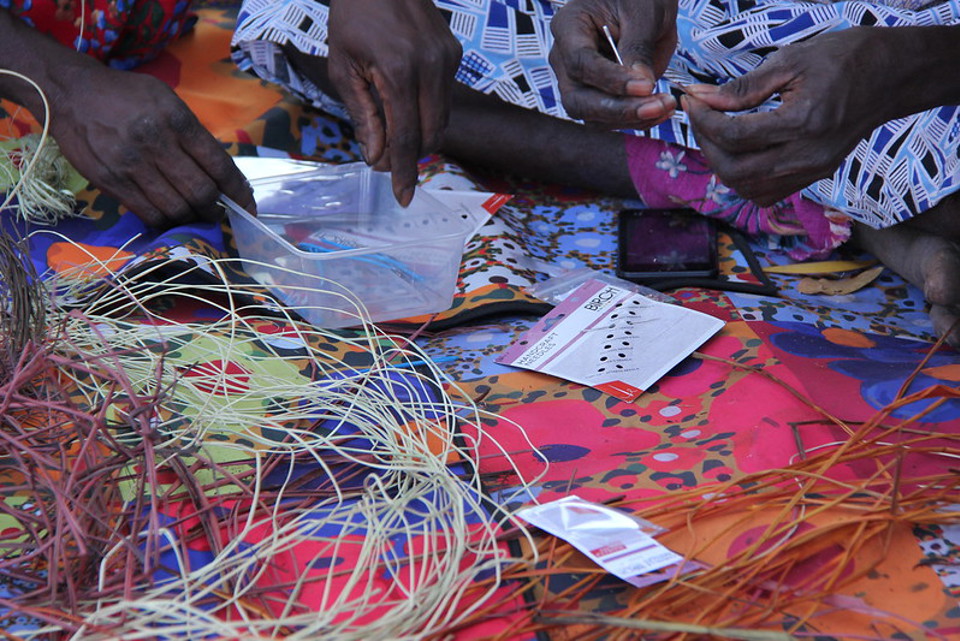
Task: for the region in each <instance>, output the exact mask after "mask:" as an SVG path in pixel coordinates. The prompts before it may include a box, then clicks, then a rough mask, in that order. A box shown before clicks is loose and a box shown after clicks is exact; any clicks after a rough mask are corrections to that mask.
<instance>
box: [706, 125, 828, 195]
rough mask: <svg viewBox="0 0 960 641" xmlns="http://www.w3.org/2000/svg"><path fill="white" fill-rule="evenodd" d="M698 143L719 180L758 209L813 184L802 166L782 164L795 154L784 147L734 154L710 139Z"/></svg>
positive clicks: (788, 163)
mask: <svg viewBox="0 0 960 641" xmlns="http://www.w3.org/2000/svg"><path fill="white" fill-rule="evenodd" d="M697 143H698V144H699V145H700V151H701V152H703V155H704V157H705V158H706V159H707V165H708V166H709V167H710V169H711V171H713V173H715V174H716V175H717V177H718V178H719V179H720V181H721V182H722V183H723V184H724V185H726V186H727V187H729V188H731V189H733V190H734V191H735V192H736V193H737V195H738V196H740V197H742V198H745V199H747V200H750V201H753V202H754V203H756V204H757V205H760V206H761V207H769V206H771V205H773V204H774V203H776V202H778V201H780V200H783V199H784V198H786V197H787V196H790V195H791V194H793V193H795V192H797V191H799V190H800V189H802V188H803V187H806V186H807V185H808V184H810V182H812V180H809V179H808V177H807V175H806V174H805V173H804V171H803V168H802V167H800V166H799V165H797V164H796V163H790V162H789V161H786V162H785V161H784V159H785V158H787V159H789V158H791V157H792V156H793V155H794V154H792V153H791V152H790V149H789V148H788V146H786V145H778V146H776V147H773V148H770V149H767V150H764V151H759V152H750V153H746V154H741V155H733V154H729V153H728V152H727V151H726V150H724V149H722V148H721V147H718V146H717V145H715V144H713V143H712V142H711V141H710V140H701V139H699V138H698V139H697Z"/></svg>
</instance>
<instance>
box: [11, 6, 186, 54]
mask: <svg viewBox="0 0 960 641" xmlns="http://www.w3.org/2000/svg"><path fill="white" fill-rule="evenodd" d="M191 4H193V3H192V0H86V1H84V2H77V1H76V0H0V9H7V10H8V11H10V12H11V13H13V14H14V15H15V16H17V17H19V18H20V19H21V20H23V21H24V22H26V23H27V24H29V25H31V26H32V27H34V28H35V29H37V30H38V31H41V32H43V33H46V34H49V35H51V36H53V37H54V38H56V39H57V40H59V41H60V42H61V43H62V44H64V45H66V46H68V47H71V48H75V49H76V50H77V51H80V52H82V53H87V54H89V55H91V56H93V57H95V58H97V59H98V60H102V61H104V62H106V63H107V64H109V65H110V66H111V67H116V68H118V69H131V68H133V67H136V66H137V65H139V64H142V63H144V62H147V61H148V60H153V59H154V58H156V57H157V56H158V55H159V54H160V52H161V51H162V50H163V48H164V47H166V46H167V45H168V44H170V42H171V41H173V40H175V39H176V38H179V37H180V35H181V34H183V33H184V32H186V31H188V30H189V29H190V28H191V27H192V26H193V25H194V23H195V22H196V16H194V15H193V14H192V13H191V11H190V6H191Z"/></svg>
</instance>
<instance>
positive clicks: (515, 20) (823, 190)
mask: <svg viewBox="0 0 960 641" xmlns="http://www.w3.org/2000/svg"><path fill="white" fill-rule="evenodd" d="M435 4H436V5H437V7H438V8H439V9H440V10H441V12H442V13H443V14H444V15H445V16H446V18H447V19H448V21H449V23H450V27H451V30H452V31H453V33H454V34H455V35H456V36H457V37H458V38H459V39H460V41H461V43H462V44H463V49H464V55H463V59H462V61H461V64H460V69H459V72H458V74H457V80H458V81H460V82H462V83H463V84H465V85H467V86H468V87H471V88H472V89H475V90H477V91H481V92H483V93H489V94H494V95H496V96H498V97H499V98H501V99H502V100H505V101H507V102H510V103H513V104H516V105H520V106H522V107H526V108H529V109H535V110H538V111H540V112H542V113H546V114H550V115H553V116H557V117H562V118H565V117H567V115H566V113H565V112H564V110H563V106H562V105H561V104H560V100H559V96H558V93H557V88H556V81H555V78H554V76H553V74H552V72H551V70H550V66H549V63H548V61H547V54H548V52H549V50H550V46H551V44H552V40H551V34H550V30H549V21H550V18H551V17H552V16H553V14H554V12H555V7H556V6H557V5H561V4H563V3H562V2H548V1H546V0H527V1H519V0H479V1H471V2H467V1H465V0H435ZM905 6H906V7H909V8H904V7H905ZM677 24H678V30H679V37H680V45H679V49H678V52H677V55H676V56H674V59H673V61H672V62H671V66H670V69H669V70H668V71H667V74H666V76H667V78H669V79H671V80H674V81H679V82H682V83H690V82H711V83H722V82H725V81H727V80H729V79H731V78H735V77H738V76H740V75H743V74H744V73H747V72H749V71H750V70H751V69H754V68H756V66H757V65H758V64H760V62H761V61H762V60H763V57H764V56H765V55H767V54H768V53H769V52H771V51H772V50H775V49H776V48H778V47H783V46H785V45H787V44H789V43H791V42H797V41H800V40H803V39H806V38H809V37H811V36H813V35H816V34H817V33H822V32H826V31H836V30H840V29H844V28H848V27H851V26H857V25H877V26H888V27H896V26H909V25H952V24H960V2H958V1H957V0H946V1H944V2H933V3H924V2H922V0H904V1H901V0H891V2H890V4H889V6H887V4H886V3H883V2H864V1H861V0H851V1H844V2H836V3H833V4H830V3H810V2H788V3H785V2H781V1H779V0H763V1H761V2H754V1H753V0H750V1H749V2H746V1H744V2H738V1H737V0H730V1H720V2H718V1H717V0H681V1H680V6H679V18H678V21H677ZM326 25H327V7H326V6H325V3H324V2H317V1H315V0H283V1H282V2H274V1H272V0H247V1H246V2H245V3H244V6H243V9H242V11H241V13H240V16H239V20H238V25H237V32H236V35H235V37H234V41H233V44H234V59H235V60H236V61H237V63H238V64H239V65H240V67H241V68H242V69H245V70H248V71H251V72H254V73H256V74H257V75H259V76H260V77H262V78H265V79H268V80H271V81H273V82H277V83H279V84H281V85H283V86H285V87H288V88H289V89H290V90H291V91H293V92H294V93H295V94H297V95H299V96H300V97H301V98H305V99H308V100H311V101H313V103H314V104H316V105H317V106H319V107H320V108H322V109H324V110H327V111H328V112H329V113H334V114H337V115H340V116H342V115H343V111H342V108H341V107H340V106H339V105H337V104H336V102H335V101H333V100H332V99H331V98H330V97H329V96H326V95H324V94H323V93H322V92H320V91H319V90H318V89H317V87H315V86H314V85H313V84H312V83H310V81H309V80H306V79H305V78H302V77H300V76H298V75H297V73H296V71H295V70H294V69H292V68H291V67H290V65H289V64H288V63H287V61H286V60H285V58H284V57H283V55H282V53H281V51H280V48H279V47H278V46H277V45H278V44H283V43H290V44H292V45H293V46H295V47H297V48H298V49H300V50H302V51H304V52H306V53H309V54H313V55H320V56H323V55H325V54H326V51H327V49H326ZM658 89H659V90H660V91H663V92H670V91H673V92H675V93H676V92H677V91H678V90H676V89H675V88H673V87H672V86H671V84H670V83H669V82H668V81H667V80H666V79H663V80H661V81H660V83H659V87H658ZM777 104H778V103H777V101H776V100H771V101H769V102H768V103H767V104H765V105H763V106H762V107H760V110H770V109H773V108H775V107H776V106H777ZM649 135H650V136H652V137H654V138H658V139H662V140H665V141H667V142H671V143H675V144H680V145H683V146H686V147H689V148H693V149H696V148H697V143H696V140H695V139H694V137H693V136H692V134H691V132H690V128H689V125H688V121H687V118H686V114H684V113H683V112H678V113H677V115H676V117H675V118H674V119H672V120H671V121H669V122H667V123H665V124H663V125H661V126H659V127H656V128H655V129H654V130H652V131H651V132H650V134H649ZM958 152H960V111H958V108H957V107H942V108H939V109H934V110H931V111H927V112H923V113H919V114H915V115H913V116H910V117H907V118H902V119H899V120H895V121H892V122H889V123H887V124H885V125H883V126H881V127H879V128H877V129H876V130H875V131H874V132H873V133H872V135H871V136H870V137H869V138H868V139H866V140H864V141H862V142H861V143H860V144H859V145H858V146H857V147H856V149H855V150H854V151H853V152H852V153H851V154H850V156H849V157H848V158H847V159H846V160H845V161H844V162H843V164H842V165H841V166H840V167H839V168H838V169H837V171H836V172H835V173H834V175H833V176H832V177H830V178H826V179H823V180H820V181H818V182H816V183H814V184H813V185H812V186H810V187H808V188H807V189H805V190H803V192H802V193H803V195H804V196H805V197H807V198H809V199H810V200H812V201H813V202H815V203H818V204H820V205H823V206H825V207H829V208H834V209H837V210H839V211H841V212H842V213H844V214H847V215H849V216H851V217H853V218H855V219H857V220H859V221H861V222H864V223H866V224H868V225H871V226H873V227H887V226H890V225H892V224H895V223H897V222H899V221H902V220H905V219H908V218H911V217H913V216H915V215H917V214H919V213H922V212H924V211H926V210H927V209H929V208H931V207H933V206H934V205H936V204H937V203H938V202H940V201H941V200H942V199H943V198H944V197H946V196H947V195H949V194H950V193H952V192H953V191H955V190H956V189H957V187H958V184H957V180H958V179H960V178H958V177H960V153H958Z"/></svg>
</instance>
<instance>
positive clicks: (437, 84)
mask: <svg viewBox="0 0 960 641" xmlns="http://www.w3.org/2000/svg"><path fill="white" fill-rule="evenodd" d="M421 81H422V82H421V86H420V97H419V101H418V102H419V113H420V132H421V134H420V138H421V140H420V141H419V142H420V145H419V146H420V147H421V148H420V152H421V154H427V153H432V152H434V151H437V150H438V149H440V145H441V143H442V142H443V132H444V131H446V129H447V123H448V122H449V119H450V104H451V102H452V97H453V87H452V85H451V83H450V82H448V80H447V79H446V78H444V77H441V75H440V74H435V75H434V74H431V75H430V77H428V78H422V79H421Z"/></svg>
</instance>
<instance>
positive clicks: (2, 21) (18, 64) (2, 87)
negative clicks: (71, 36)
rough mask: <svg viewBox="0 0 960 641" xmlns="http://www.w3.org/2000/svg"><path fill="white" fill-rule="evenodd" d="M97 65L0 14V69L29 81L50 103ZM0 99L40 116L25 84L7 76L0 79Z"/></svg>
mask: <svg viewBox="0 0 960 641" xmlns="http://www.w3.org/2000/svg"><path fill="white" fill-rule="evenodd" d="M97 66H99V63H97V62H96V61H94V60H92V59H90V58H88V57H87V56H84V55H83V54H80V53H77V52H75V51H72V50H70V49H68V48H67V47H64V46H62V45H61V44H60V43H58V42H56V41H55V40H53V39H51V38H49V37H47V36H45V35H43V34H41V33H38V32H37V31H35V30H33V29H32V28H30V27H29V26H28V25H26V24H24V23H23V22H22V21H20V20H19V19H17V18H16V17H14V16H13V15H11V14H10V13H9V12H7V11H5V10H0V69H5V70H9V71H13V72H16V73H18V74H21V75H24V76H26V77H28V78H30V79H31V80H33V81H34V82H35V83H37V85H38V86H39V87H40V88H41V89H42V90H43V92H44V93H45V94H46V96H47V99H48V100H49V101H51V102H56V101H57V100H59V99H60V98H61V96H62V94H63V91H64V88H65V86H66V85H65V82H67V81H69V82H77V81H78V75H83V74H84V73H85V72H86V70H88V69H90V68H91V67H97ZM0 98H6V99H8V100H12V101H13V102H16V103H17V104H20V105H23V106H24V107H26V108H27V109H29V110H30V112H31V113H33V114H34V115H35V116H40V115H41V114H42V113H43V103H42V100H41V99H40V96H39V95H38V94H37V92H36V90H35V89H34V88H33V87H32V86H31V85H30V84H29V83H27V82H24V81H23V80H21V79H19V78H16V77H14V76H10V75H7V74H3V75H0Z"/></svg>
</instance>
